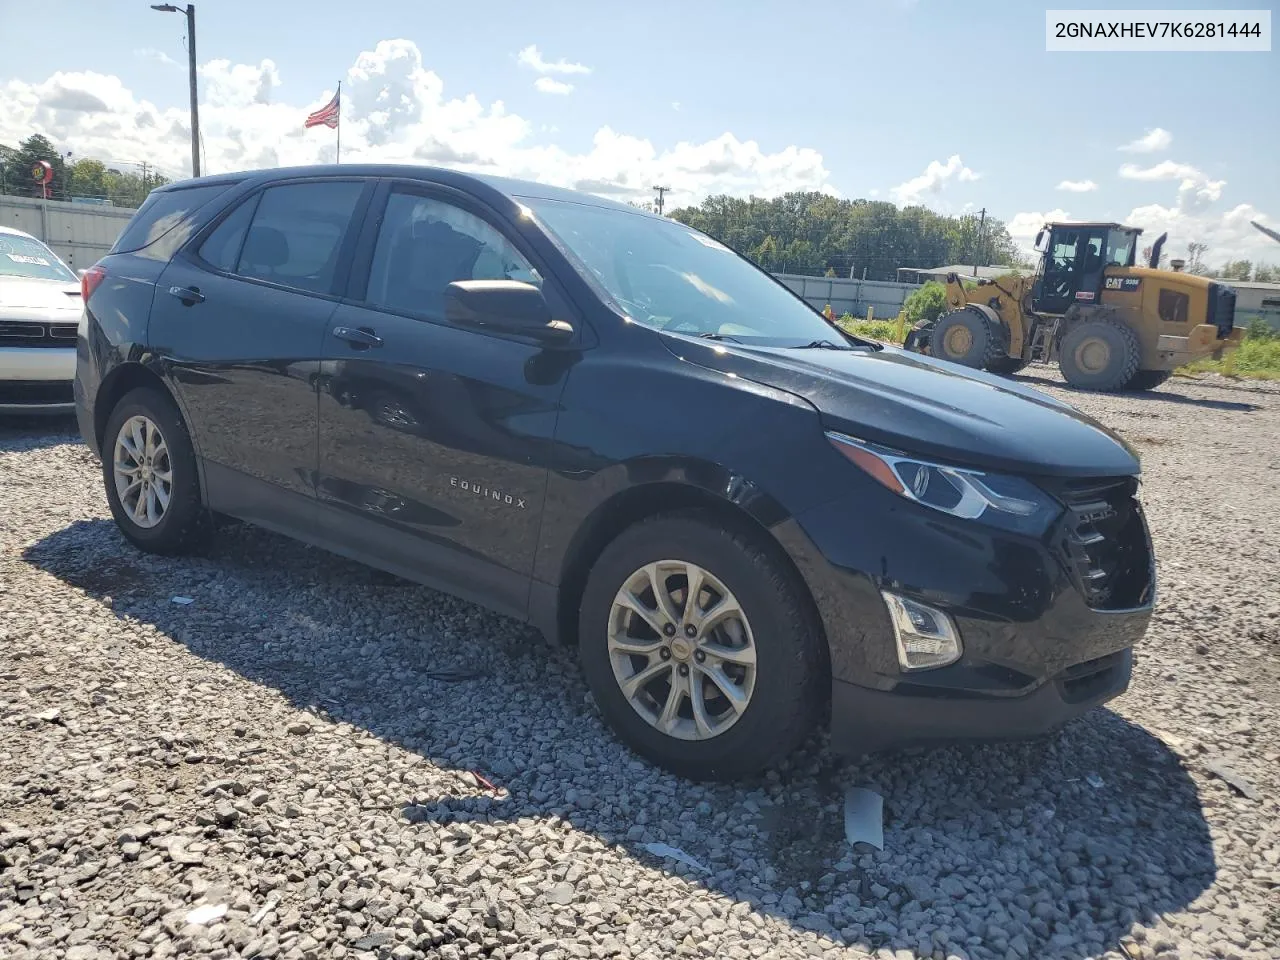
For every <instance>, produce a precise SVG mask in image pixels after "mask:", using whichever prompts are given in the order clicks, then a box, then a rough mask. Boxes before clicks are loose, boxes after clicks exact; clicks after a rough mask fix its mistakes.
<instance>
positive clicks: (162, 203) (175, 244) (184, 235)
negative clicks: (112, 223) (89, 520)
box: [111, 183, 235, 260]
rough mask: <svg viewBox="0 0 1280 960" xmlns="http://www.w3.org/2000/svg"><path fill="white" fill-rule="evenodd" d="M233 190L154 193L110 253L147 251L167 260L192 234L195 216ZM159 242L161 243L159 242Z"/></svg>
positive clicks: (212, 187)
mask: <svg viewBox="0 0 1280 960" xmlns="http://www.w3.org/2000/svg"><path fill="white" fill-rule="evenodd" d="M233 186H235V184H234V183H212V184H208V185H205V186H200V187H184V188H180V189H177V190H157V191H155V192H153V193H152V194H151V195H150V196H149V197H147V199H146V200H145V201H144V202H143V204H142V206H141V207H139V208H138V212H137V213H135V214H134V215H133V219H132V220H130V221H129V225H128V226H127V227H125V228H124V233H122V234H120V238H119V239H118V240H116V243H115V246H113V247H112V248H111V252H112V253H133V252H135V251H140V250H147V251H148V252H149V253H151V254H153V255H155V256H157V257H162V258H163V259H166V260H167V259H168V258H169V257H171V256H172V255H173V254H174V252H175V251H176V250H177V249H178V248H179V247H180V246H182V245H183V244H184V243H186V242H187V240H188V239H190V237H191V235H192V234H193V233H194V232H195V228H196V220H195V217H194V214H195V213H196V212H197V211H198V210H199V209H200V208H201V207H203V206H204V205H205V204H206V203H208V202H209V201H210V200H212V199H213V198H214V197H216V196H218V195H219V194H222V193H225V192H226V191H227V190H230V189H231V188H232V187H233ZM162 240H163V241H164V242H163V243H161V242H160V241H162Z"/></svg>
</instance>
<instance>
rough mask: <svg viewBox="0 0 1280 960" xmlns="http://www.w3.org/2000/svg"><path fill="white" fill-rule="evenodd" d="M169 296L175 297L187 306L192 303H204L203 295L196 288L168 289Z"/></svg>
mask: <svg viewBox="0 0 1280 960" xmlns="http://www.w3.org/2000/svg"><path fill="white" fill-rule="evenodd" d="M169 296H171V297H177V298H178V299H179V300H181V301H182V302H183V303H185V304H186V305H187V306H191V304H193V303H204V294H203V293H201V292H200V291H199V289H197V288H196V287H170V288H169Z"/></svg>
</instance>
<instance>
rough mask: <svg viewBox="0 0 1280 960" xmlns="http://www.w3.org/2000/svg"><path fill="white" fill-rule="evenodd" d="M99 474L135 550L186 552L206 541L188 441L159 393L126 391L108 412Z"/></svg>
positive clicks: (204, 515) (144, 389)
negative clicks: (101, 475)
mask: <svg viewBox="0 0 1280 960" xmlns="http://www.w3.org/2000/svg"><path fill="white" fill-rule="evenodd" d="M102 473H103V480H104V482H105V484H106V488H107V502H108V504H109V505H110V507H111V514H112V516H113V517H115V521H116V525H117V526H119V528H120V532H121V533H123V534H124V535H125V537H126V538H127V539H128V540H129V541H130V542H131V543H132V544H133V545H134V546H136V547H138V548H139V549H140V550H145V551H147V552H148V553H159V554H178V553H186V552H188V551H190V550H191V549H193V548H194V547H196V546H197V545H199V543H200V542H201V541H203V540H204V538H205V537H206V536H207V534H208V531H209V522H208V514H207V512H206V511H205V509H204V507H203V505H202V504H201V502H200V481H199V478H198V477H197V476H196V458H195V452H194V450H193V449H192V446H191V437H190V435H189V434H188V433H187V428H186V425H185V424H184V423H183V422H182V417H181V416H180V415H179V414H178V410H177V407H175V406H174V403H173V401H172V400H171V399H169V397H168V396H166V395H165V394H164V393H162V392H161V391H160V390H158V389H156V388H153V387H141V388H139V389H137V390H131V391H130V392H129V393H127V394H125V395H124V397H123V398H121V400H120V402H119V403H117V404H116V407H115V409H114V410H112V411H111V416H110V418H109V419H108V420H107V429H106V433H105V435H104V436H103V458H102Z"/></svg>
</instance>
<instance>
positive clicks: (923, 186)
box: [889, 153, 982, 207]
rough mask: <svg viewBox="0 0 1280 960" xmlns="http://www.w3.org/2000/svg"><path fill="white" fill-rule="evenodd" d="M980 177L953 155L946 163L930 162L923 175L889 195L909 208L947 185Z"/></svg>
mask: <svg viewBox="0 0 1280 960" xmlns="http://www.w3.org/2000/svg"><path fill="white" fill-rule="evenodd" d="M980 176H982V175H981V174H979V173H974V172H973V171H972V170H970V169H969V168H968V167H966V166H965V165H964V161H962V160H961V159H960V154H958V153H955V154H952V155H951V156H950V157H948V158H947V162H946V163H942V162H940V161H938V160H933V161H930V163H929V166H927V167H926V168H925V171H924V173H922V174H920V175H919V176H918V177H912V178H911V179H910V180H908V181H906V182H905V183H900V184H898V185H897V186H896V187H891V188H890V189H889V194H890V196H892V197H893V199H894V200H895V201H896V202H897V203H899V204H901V205H902V206H904V207H909V206H914V205H916V204H919V203H920V202H921V201H922V200H923V198H924V196H925V195H926V194H936V193H939V192H941V191H942V189H943V188H944V187H946V185H947V184H949V183H952V182H964V181H968V180H977V179H978V178H979V177H980Z"/></svg>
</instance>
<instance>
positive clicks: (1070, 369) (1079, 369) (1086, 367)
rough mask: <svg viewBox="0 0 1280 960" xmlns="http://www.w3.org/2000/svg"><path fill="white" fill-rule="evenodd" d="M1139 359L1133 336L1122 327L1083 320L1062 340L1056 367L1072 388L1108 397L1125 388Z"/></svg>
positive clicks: (1104, 321) (1118, 323)
mask: <svg viewBox="0 0 1280 960" xmlns="http://www.w3.org/2000/svg"><path fill="white" fill-rule="evenodd" d="M1141 358H1142V348H1141V346H1140V345H1139V343H1138V337H1137V334H1135V333H1134V332H1133V330H1132V329H1131V328H1130V327H1128V326H1127V325H1126V324H1124V323H1122V322H1121V321H1119V320H1115V319H1098V320H1086V321H1084V322H1083V323H1078V324H1076V325H1075V326H1073V327H1072V328H1071V329H1070V330H1068V331H1067V334H1066V336H1064V337H1063V338H1062V348H1061V350H1060V352H1059V355H1058V367H1059V369H1060V370H1061V371H1062V375H1063V376H1064V377H1065V378H1066V380H1067V383H1069V384H1071V385H1072V386H1073V387H1079V388H1080V389H1081V390H1098V391H1102V392H1107V393H1112V392H1115V391H1117V390H1123V389H1125V387H1127V386H1128V385H1129V382H1130V381H1131V380H1132V379H1133V376H1134V374H1135V373H1137V372H1138V363H1139V362H1140V361H1141Z"/></svg>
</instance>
